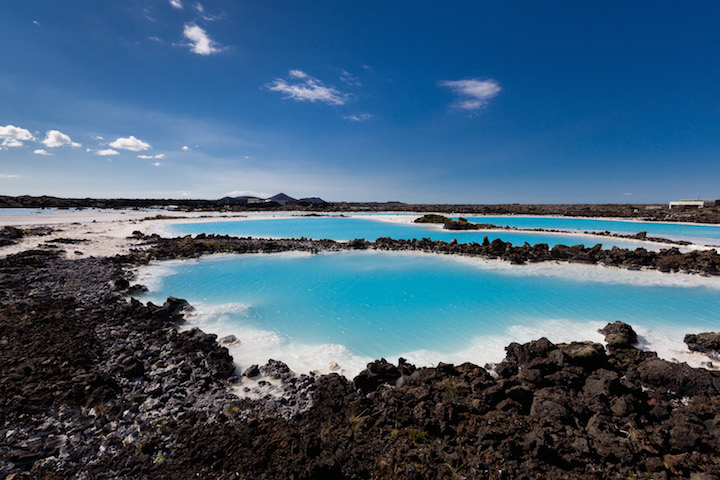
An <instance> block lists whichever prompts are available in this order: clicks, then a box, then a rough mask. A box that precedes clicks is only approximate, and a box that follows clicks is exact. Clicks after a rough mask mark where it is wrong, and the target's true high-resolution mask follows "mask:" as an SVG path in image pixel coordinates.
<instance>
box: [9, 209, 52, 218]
mask: <svg viewBox="0 0 720 480" xmlns="http://www.w3.org/2000/svg"><path fill="white" fill-rule="evenodd" d="M57 211H58V210H57V209H55V208H0V216H13V215H34V214H37V213H54V212H57Z"/></svg>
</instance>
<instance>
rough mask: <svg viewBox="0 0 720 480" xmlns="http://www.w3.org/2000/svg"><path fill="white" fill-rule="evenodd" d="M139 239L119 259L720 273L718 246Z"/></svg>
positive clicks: (212, 237) (220, 237)
mask: <svg viewBox="0 0 720 480" xmlns="http://www.w3.org/2000/svg"><path fill="white" fill-rule="evenodd" d="M135 238H140V239H145V240H146V241H147V242H148V248H146V249H144V250H135V251H132V252H131V253H130V254H129V255H125V256H119V257H117V258H116V259H115V261H117V262H137V263H146V262H149V261H150V260H169V259H178V258H196V257H199V256H201V255H206V254H211V253H274V252H286V251H291V250H297V251H305V252H312V253H317V252H320V251H340V250H365V249H375V250H382V251H419V252H429V253H442V254H452V255H467V256H475V257H481V258H488V259H500V260H504V261H508V262H510V263H513V264H524V263H537V262H557V261H562V262H570V263H585V264H598V265H606V266H613V267H621V268H627V269H640V268H645V269H653V270H659V271H661V272H683V273H697V274H703V275H720V254H718V253H717V252H716V251H715V250H704V251H699V250H696V251H692V252H688V253H681V252H680V250H678V249H677V248H667V249H663V250H660V251H659V252H651V251H648V250H645V249H644V248H637V249H635V250H628V249H625V248H618V247H613V248H611V249H603V248H602V245H600V244H598V245H595V246H593V247H585V246H583V245H574V246H570V247H568V246H566V245H556V246H554V247H552V248H550V247H549V246H548V245H547V244H545V243H538V244H535V245H530V244H527V243H526V244H525V245H518V246H515V245H513V244H512V243H510V242H503V241H502V240H500V239H499V238H498V239H495V240H493V241H492V242H490V241H489V240H488V238H487V237H485V238H484V240H483V242H482V243H475V242H473V243H457V242H450V243H448V242H444V241H442V240H438V241H434V240H430V239H429V238H423V239H420V240H418V239H414V240H395V239H392V238H385V237H383V238H378V239H377V240H375V241H374V242H369V241H366V240H365V239H362V238H361V239H355V240H352V241H350V242H336V241H334V240H309V239H306V238H300V239H273V240H266V239H257V238H250V237H247V238H238V237H230V236H227V235H225V236H223V235H205V234H200V235H197V236H195V237H191V236H189V235H188V236H186V237H179V238H161V237H159V236H157V235H152V236H144V235H143V234H142V233H141V232H139V231H138V232H136V237H135Z"/></svg>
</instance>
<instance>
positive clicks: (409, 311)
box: [141, 252, 720, 374]
mask: <svg viewBox="0 0 720 480" xmlns="http://www.w3.org/2000/svg"><path fill="white" fill-rule="evenodd" d="M143 275H145V279H144V280H141V281H146V283H147V282H149V283H148V285H150V287H151V292H150V294H149V295H148V296H146V297H145V299H146V300H147V299H150V300H153V301H156V302H161V301H162V300H163V299H164V298H166V297H167V296H169V295H172V296H176V297H182V298H186V299H187V300H188V301H190V302H191V303H192V304H193V305H195V306H197V307H198V312H197V316H196V317H195V319H194V320H193V322H194V324H196V325H199V326H201V328H203V329H205V330H206V331H211V332H216V333H218V334H220V335H227V334H234V335H236V336H237V337H238V338H239V339H240V341H241V343H240V345H239V346H236V347H233V348H232V349H231V353H233V355H234V357H235V360H236V362H237V363H239V364H240V367H241V368H243V367H246V366H248V365H249V364H251V363H263V362H265V361H267V360H268V359H269V358H278V359H281V360H283V361H286V362H287V363H288V364H289V365H290V366H291V367H292V368H294V369H295V370H296V371H300V372H302V371H308V370H311V369H318V370H320V371H327V369H328V367H327V366H328V364H329V362H332V361H335V362H337V363H338V364H339V365H340V367H341V369H343V371H345V372H347V373H349V374H354V373H357V372H358V371H359V370H360V369H361V368H362V367H363V366H364V364H365V363H366V362H367V361H370V360H372V359H374V358H380V357H386V358H389V359H393V360H395V359H396V358H397V357H398V356H400V355H402V356H405V357H406V358H408V359H409V360H411V361H414V362H415V363H418V364H426V365H432V364H434V363H436V362H437V361H441V360H443V361H454V362H456V363H457V362H462V361H473V362H475V363H479V364H484V362H492V361H499V360H501V359H502V358H503V356H504V354H503V347H504V346H505V345H507V343H509V342H510V341H529V340H531V339H535V338H539V337H540V336H548V337H549V338H550V339H551V340H553V341H570V340H582V339H590V340H595V341H601V340H602V337H601V336H600V335H599V334H597V333H596V330H597V329H598V328H600V327H602V326H604V325H605V323H607V322H612V321H615V320H621V321H624V322H627V323H630V324H632V325H633V326H634V327H635V328H636V329H637V330H638V331H639V332H640V333H641V334H643V333H644V334H645V336H646V340H645V341H646V342H647V343H648V344H649V346H650V347H651V348H653V349H655V350H660V351H665V352H669V353H667V356H680V355H682V354H683V350H685V349H684V344H682V336H683V335H684V334H685V333H688V332H692V331H701V330H717V329H718V327H719V326H720V280H718V279H706V278H702V277H691V276H688V275H684V276H681V275H667V274H660V273H658V272H628V271H621V270H617V269H608V268H593V267H587V266H572V265H561V266H558V265H543V266H511V265H508V264H505V263H501V262H482V261H479V260H473V259H458V258H453V257H447V256H439V255H430V254H424V255H423V254H398V253H387V252H344V253H332V254H320V255H306V254H297V253H294V254H274V255H244V256H243V255H239V256H232V255H225V256H218V257H207V258H203V259H201V260H199V261H191V262H175V263H170V264H167V263H166V264H160V265H156V266H151V267H148V268H147V270H145V272H144V273H143Z"/></svg>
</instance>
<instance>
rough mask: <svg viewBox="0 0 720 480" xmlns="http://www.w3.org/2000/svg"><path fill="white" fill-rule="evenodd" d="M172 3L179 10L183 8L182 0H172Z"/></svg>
mask: <svg viewBox="0 0 720 480" xmlns="http://www.w3.org/2000/svg"><path fill="white" fill-rule="evenodd" d="M170 5H172V6H173V7H175V8H177V9H178V10H182V9H183V4H182V0H170Z"/></svg>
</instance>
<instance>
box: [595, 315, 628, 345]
mask: <svg viewBox="0 0 720 480" xmlns="http://www.w3.org/2000/svg"><path fill="white" fill-rule="evenodd" d="M598 332H600V333H602V334H603V335H605V341H606V342H607V344H608V347H609V348H610V349H613V348H632V347H633V346H634V345H635V344H637V341H638V338H637V334H636V333H635V331H634V330H633V329H632V327H631V326H630V325H628V324H627V323H623V322H620V321H616V322H615V323H608V324H607V325H606V326H605V327H604V328H602V329H600V330H598Z"/></svg>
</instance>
